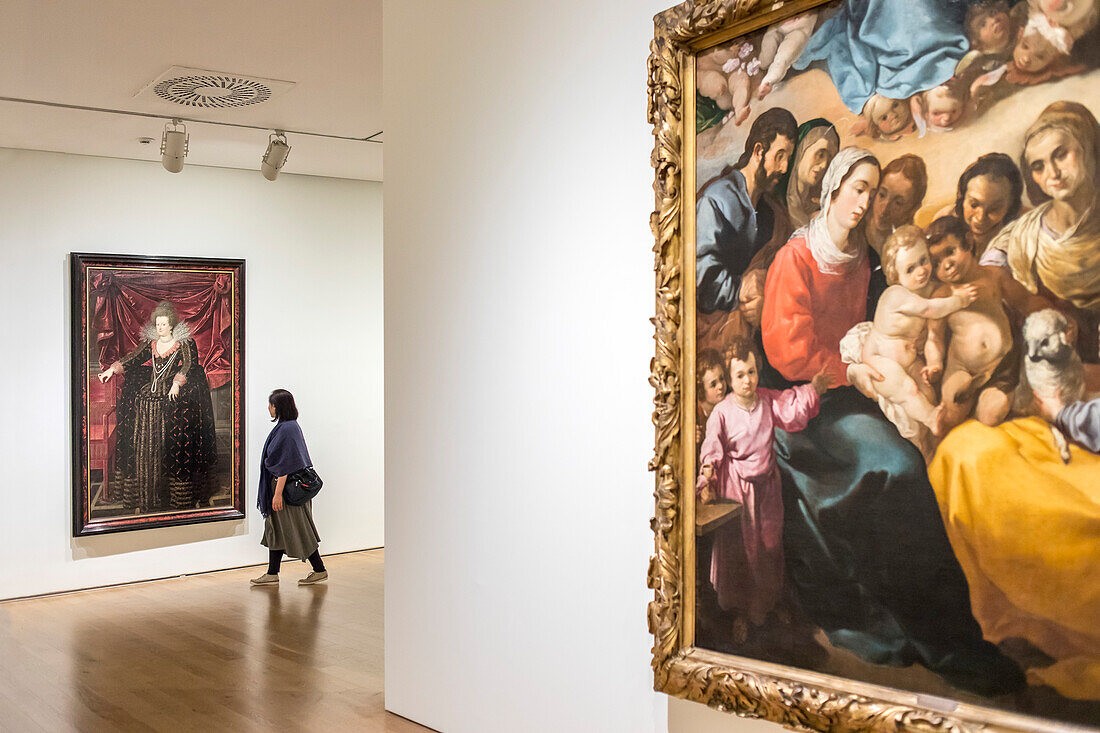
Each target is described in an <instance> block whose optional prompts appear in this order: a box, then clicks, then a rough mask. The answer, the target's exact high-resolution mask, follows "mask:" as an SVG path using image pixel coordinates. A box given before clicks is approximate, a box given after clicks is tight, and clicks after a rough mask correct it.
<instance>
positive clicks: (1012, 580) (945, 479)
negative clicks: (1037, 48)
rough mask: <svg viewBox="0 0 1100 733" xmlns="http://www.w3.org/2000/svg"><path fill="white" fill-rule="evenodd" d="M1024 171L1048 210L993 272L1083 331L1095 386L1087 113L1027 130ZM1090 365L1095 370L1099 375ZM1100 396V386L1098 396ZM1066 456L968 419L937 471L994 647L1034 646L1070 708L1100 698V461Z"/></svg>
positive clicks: (1049, 117) (1063, 108) (1047, 437)
mask: <svg viewBox="0 0 1100 733" xmlns="http://www.w3.org/2000/svg"><path fill="white" fill-rule="evenodd" d="M1021 162H1022V165H1021V168H1022V169H1023V171H1024V175H1025V179H1026V185H1027V190H1028V196H1029V198H1030V199H1031V200H1032V202H1033V203H1034V204H1035V205H1036V206H1035V208H1034V209H1032V210H1031V211H1028V212H1027V213H1025V214H1023V215H1022V216H1020V218H1019V219H1017V220H1016V221H1014V222H1012V223H1011V224H1009V225H1008V226H1006V227H1005V228H1004V229H1003V230H1002V231H1001V232H1000V234H999V235H998V236H996V237H995V238H994V239H993V241H992V242H991V243H990V248H989V250H988V251H987V258H986V260H985V261H986V262H991V264H993V265H995V266H996V265H999V266H1000V267H1001V268H1003V272H1004V273H1005V276H1004V278H1003V280H1005V281H1006V282H1011V283H1014V284H1015V286H1016V290H1017V293H1016V295H1015V296H1013V295H1012V294H1011V293H1010V292H1009V289H1008V288H1006V290H1005V292H1006V300H1007V301H1008V302H1009V305H1010V306H1012V307H1013V308H1015V309H1017V310H1023V311H1024V313H1022V314H1021V315H1026V313H1028V312H1034V311H1036V310H1040V309H1044V308H1049V307H1054V308H1056V309H1058V310H1060V311H1062V312H1063V313H1065V314H1066V315H1068V316H1070V318H1071V319H1072V320H1073V321H1074V322H1075V324H1076V330H1077V340H1076V347H1077V351H1078V354H1079V356H1080V357H1081V359H1082V360H1083V361H1084V362H1085V369H1086V370H1091V371H1092V372H1093V374H1095V369H1096V365H1095V362H1097V360H1098V358H1100V355H1098V353H1097V345H1096V338H1097V316H1098V314H1100V208H1098V206H1097V204H1098V203H1100V202H1098V201H1097V198H1098V187H1097V179H1096V176H1097V172H1098V171H1100V130H1098V129H1097V122H1096V119H1095V117H1093V115H1092V113H1091V112H1089V110H1088V109H1087V108H1085V107H1084V106H1083V105H1080V104H1077V103H1075V102H1055V103H1053V104H1051V105H1050V106H1048V107H1047V108H1046V109H1045V110H1044V111H1043V112H1042V113H1041V114H1040V115H1039V117H1038V119H1037V120H1036V121H1035V122H1034V123H1033V124H1032V125H1031V127H1030V128H1029V129H1028V130H1027V132H1026V134H1025V138H1024V152H1023V156H1022V161H1021ZM1090 362H1092V364H1090ZM1092 388H1093V389H1095V388H1096V385H1095V382H1094V383H1093V384H1092ZM1070 456H1071V459H1070V461H1069V462H1068V463H1064V462H1063V460H1062V459H1061V458H1060V456H1059V452H1058V450H1057V449H1056V447H1055V445H1054V443H1053V440H1052V437H1051V431H1050V426H1049V425H1048V424H1047V423H1046V422H1044V421H1043V420H1042V419H1040V418H1039V417H1024V418H1019V419H1015V420H1010V421H1009V422H1006V423H1003V424H1002V425H999V426H997V427H995V428H991V427H986V426H983V425H981V424H979V423H977V422H974V421H970V422H967V423H964V424H963V425H960V426H959V427H958V428H956V429H955V430H953V431H952V432H951V433H950V434H949V435H948V436H947V438H946V440H945V441H944V442H943V443H942V444H941V445H940V448H939V450H938V451H937V453H936V456H935V459H934V460H933V461H932V463H931V464H930V465H929V467H928V470H929V474H930V476H931V479H932V485H933V486H934V487H935V490H936V494H937V497H938V499H939V503H940V508H941V511H942V513H943V518H944V523H945V524H946V526H947V533H948V536H949V537H950V539H951V543H952V545H953V547H954V548H955V553H956V555H957V556H958V558H959V562H960V564H961V565H962V567H963V570H964V571H965V573H966V577H967V581H968V582H969V585H970V595H971V600H972V603H973V608H974V615H975V617H976V618H977V619H978V621H979V623H980V624H981V626H982V629H983V631H984V632H985V635H986V638H987V639H990V640H992V641H994V642H1001V641H1004V640H1006V639H1017V640H1020V639H1022V640H1024V641H1026V642H1027V643H1028V644H1029V645H1030V646H1031V647H1034V648H1037V649H1038V650H1039V651H1041V652H1042V653H1043V654H1042V655H1034V654H1033V655H1032V656H1038V657H1042V656H1044V655H1045V656H1046V657H1047V661H1048V662H1050V660H1053V663H1048V664H1045V665H1044V666H1035V667H1032V668H1030V669H1028V678H1029V681H1031V682H1032V683H1033V684H1043V685H1049V686H1050V687H1052V688H1054V689H1055V690H1057V691H1058V692H1059V693H1060V694H1062V695H1063V696H1065V697H1069V698H1078V699H1096V698H1097V690H1100V579H1098V577H1097V574H1096V558H1097V557H1100V480H1098V477H1100V457H1098V456H1096V455H1094V454H1091V453H1088V452H1087V451H1084V450H1082V449H1080V448H1078V447H1076V446H1074V447H1072V448H1071V449H1070Z"/></svg>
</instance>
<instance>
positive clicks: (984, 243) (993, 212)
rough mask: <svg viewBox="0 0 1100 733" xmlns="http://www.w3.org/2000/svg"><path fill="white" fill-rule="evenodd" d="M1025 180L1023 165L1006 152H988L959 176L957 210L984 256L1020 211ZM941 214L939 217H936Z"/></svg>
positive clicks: (975, 249)
mask: <svg viewBox="0 0 1100 733" xmlns="http://www.w3.org/2000/svg"><path fill="white" fill-rule="evenodd" d="M1023 192H1024V182H1023V179H1022V178H1020V169H1019V168H1017V167H1016V164H1015V163H1014V162H1012V158H1010V157H1008V156H1007V155H1005V154H1004V153H986V154H985V155H983V156H981V157H980V158H978V159H977V160H976V161H974V162H973V163H971V164H970V165H969V166H967V168H966V170H965V171H963V174H962V175H961V176H959V187H958V194H957V195H956V197H955V208H954V210H953V211H951V212H947V211H944V212H941V214H940V215H941V216H942V215H945V214H947V213H954V214H955V216H957V217H959V219H961V220H962V221H963V222H964V223H965V224H966V229H967V235H966V238H967V239H968V240H969V241H970V244H971V245H972V247H973V251H974V254H975V255H977V256H978V257H981V256H982V254H983V253H984V252H985V250H986V248H987V247H988V246H989V243H990V242H991V241H992V240H993V237H995V236H996V235H997V233H998V232H1000V231H1001V228H1002V227H1003V226H1005V225H1007V224H1010V223H1011V222H1013V221H1015V220H1016V217H1018V216H1019V215H1020V207H1021V205H1022V202H1021V200H1020V196H1021V195H1022V194H1023ZM936 218H939V217H936Z"/></svg>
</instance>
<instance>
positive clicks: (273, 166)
mask: <svg viewBox="0 0 1100 733" xmlns="http://www.w3.org/2000/svg"><path fill="white" fill-rule="evenodd" d="M288 155H290V146H289V145H287V142H286V133H285V132H282V131H280V130H276V131H275V132H273V133H271V135H270V136H269V137H268V142H267V150H266V151H265V152H264V158H263V161H262V162H261V163H260V172H262V173H263V174H264V178H266V179H267V180H269V181H274V180H275V178H276V176H278V175H279V171H280V170H282V167H283V164H284V163H286V157H287V156H288Z"/></svg>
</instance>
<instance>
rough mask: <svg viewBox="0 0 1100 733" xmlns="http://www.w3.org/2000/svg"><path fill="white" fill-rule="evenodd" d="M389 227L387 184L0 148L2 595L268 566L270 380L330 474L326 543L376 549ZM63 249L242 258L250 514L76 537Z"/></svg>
mask: <svg viewBox="0 0 1100 733" xmlns="http://www.w3.org/2000/svg"><path fill="white" fill-rule="evenodd" d="M381 237H382V186H381V184H380V183H370V182H362V181H349V180H336V179H328V178H315V177H309V176H292V175H283V176H280V177H279V179H278V180H277V181H276V182H274V183H272V182H269V181H266V180H264V179H263V178H262V177H261V176H260V174H259V173H258V172H257V171H240V170H229V169H222V168H202V167H197V166H188V167H186V168H185V169H184V171H183V172H182V173H180V174H178V175H172V174H169V173H167V172H166V171H164V170H163V169H162V168H161V166H160V164H159V162H157V163H148V162H140V161H132V160H115V159H106V158H94V157H85V156H75V155H65V154H58V153H42V152H32V151H24V150H10V149H0V265H2V272H3V275H4V281H5V286H4V288H3V289H0V313H3V324H4V328H3V333H4V341H5V344H6V350H7V358H5V359H4V360H3V364H2V366H0V397H2V398H0V412H2V417H0V452H2V454H0V455H2V458H0V465H3V466H4V473H5V478H4V480H3V481H0V503H2V505H3V506H4V511H3V512H0V537H2V538H3V543H4V546H5V548H6V553H5V561H4V562H3V563H0V598H11V597H17V596H24V595H30V594H37V593H45V592H50V591H57V590H65V589H72V588H84V587H89V586H97V585H103V584H110V583H120V582H126V581H133V580H142V579H148V578H160V577H166V576H174V575H179V574H185V573H194V572H201V571H206V570H213V569H218V568H226V567H234V566H241V565H247V564H253V563H260V562H265V561H266V557H267V551H266V549H265V548H263V547H261V546H260V544H259V540H260V537H261V536H262V534H263V518H262V517H261V516H260V514H259V512H258V511H257V510H256V507H255V501H256V486H255V484H256V482H257V480H258V479H257V466H258V463H259V458H260V451H261V449H262V447H263V441H264V438H265V437H266V435H267V432H268V431H269V430H270V428H271V425H270V423H269V422H268V419H269V418H268V415H267V395H268V394H269V392H270V391H271V390H272V389H273V388H275V387H286V388H288V389H290V390H291V391H292V392H294V394H295V396H296V397H297V400H298V405H299V409H300V411H301V417H300V423H301V425H302V429H303V431H304V432H305V435H306V440H307V442H308V444H309V448H310V453H311V457H312V458H313V460H314V463H315V465H316V466H317V467H318V470H319V471H320V472H321V475H322V476H323V477H324V479H325V488H324V490H323V491H322V494H321V495H320V496H318V498H317V499H316V500H315V502H314V514H315V517H316V520H317V525H318V528H319V530H320V533H321V538H322V541H321V552H322V553H332V552H340V551H346V550H355V549H362V548H367V547H378V546H381V545H382V544H383V485H382V482H383V470H382V459H383V450H382V442H383V441H382V427H383V426H382V396H383V393H382V384H383V375H382V293H381V288H382V243H381ZM69 252H102V253H126V254H156V255H169V256H197V257H234V258H243V259H244V260H245V261H246V264H245V285H246V290H245V339H246V350H245V364H246V371H245V378H246V381H245V388H246V392H245V395H246V396H245V428H246V443H245V448H246V454H245V469H246V472H245V476H244V488H245V491H246V514H247V516H246V519H244V520H241V521H228V522H215V523H209V524H202V525H194V526H185V527H171V528H164V529H157V530H139V531H134V532H123V533H117V534H111V535H104V536H99V537H85V538H79V539H74V538H72V536H71V525H72V520H71V509H70V508H71V502H72V488H71V487H72V471H71V461H72V458H71V456H72V454H71V442H70V428H71V424H72V423H71V417H70V407H69V392H70V387H69V343H70V342H69V339H70V336H69V325H70V316H69V263H68V253H69ZM288 569H289V570H290V571H291V572H292V573H293V572H294V570H295V568H293V567H289V568H288Z"/></svg>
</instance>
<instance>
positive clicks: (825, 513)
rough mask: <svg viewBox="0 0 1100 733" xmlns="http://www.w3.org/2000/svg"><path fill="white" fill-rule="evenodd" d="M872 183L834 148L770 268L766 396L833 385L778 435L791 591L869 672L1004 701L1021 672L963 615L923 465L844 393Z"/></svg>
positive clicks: (854, 157) (856, 160)
mask: <svg viewBox="0 0 1100 733" xmlns="http://www.w3.org/2000/svg"><path fill="white" fill-rule="evenodd" d="M879 173H880V171H879V163H878V160H876V159H875V157H874V156H873V155H872V154H871V153H870V152H869V151H867V150H863V149H861V148H854V147H849V148H844V149H843V150H840V151H839V152H838V153H837V154H836V156H835V157H834V158H833V160H832V162H831V163H830V164H829V167H828V169H827V170H826V172H825V175H824V177H823V179H822V184H821V205H822V208H821V211H820V212H819V213H818V214H816V215H815V216H814V217H813V219H811V221H810V223H809V224H807V225H806V226H804V227H802V228H801V229H799V230H798V231H796V232H795V233H794V234H793V235H792V236H791V238H790V240H789V241H788V242H787V244H786V245H785V246H784V247H783V248H782V249H781V250H780V251H779V252H778V253H777V254H776V256H775V260H774V261H773V262H772V265H771V267H770V269H769V270H768V277H767V282H766V285H765V288H764V308H763V316H762V320H761V334H762V336H763V343H764V351H765V361H766V362H767V363H768V364H767V366H766V367H765V370H764V373H763V374H762V375H761V384H762V386H766V387H769V388H780V389H781V388H785V387H788V386H790V385H791V384H793V383H799V382H803V381H805V380H808V379H810V378H811V377H812V376H813V375H814V374H815V373H816V372H817V371H818V370H820V369H822V368H823V367H824V368H827V369H829V370H830V371H831V372H832V374H833V376H834V377H835V379H836V384H837V386H836V387H835V388H833V389H830V390H828V391H827V392H826V393H825V394H824V395H823V396H822V398H821V410H820V412H819V414H818V416H817V417H816V418H814V419H813V420H811V421H810V423H809V424H808V425H807V427H806V429H804V430H802V431H801V432H796V433H787V432H784V431H779V430H777V431H776V444H777V448H776V457H777V461H778V463H779V466H780V472H781V473H782V475H783V506H784V519H783V547H784V554H785V555H786V558H787V571H788V576H787V582H788V583H789V584H790V586H791V588H792V591H793V594H794V595H795V597H796V598H797V601H798V604H799V606H800V607H801V609H802V610H803V611H804V612H805V613H806V615H807V616H808V617H809V618H810V619H811V620H812V621H813V622H814V623H815V624H817V625H818V626H820V627H821V628H822V629H823V630H824V632H825V634H826V635H827V636H828V638H829V641H830V642H831V643H832V644H834V645H836V646H839V647H843V648H845V649H848V650H849V651H851V652H854V653H855V654H857V655H859V656H861V657H862V658H863V659H865V660H867V661H870V662H873V663H876V664H888V665H895V666H905V665H909V664H912V663H913V662H919V663H921V664H923V665H925V666H926V667H927V668H929V669H931V670H932V671H934V672H936V673H937V674H939V675H941V676H942V677H944V678H945V679H946V680H948V681H949V682H950V683H952V684H954V685H957V686H958V687H960V688H964V689H966V690H969V691H971V692H976V693H979V694H986V695H989V694H1000V693H1005V692H1009V691H1011V690H1014V689H1017V688H1019V687H1020V686H1022V684H1023V682H1024V679H1023V675H1022V674H1021V673H1020V670H1019V668H1018V667H1016V665H1015V664H1014V663H1013V662H1012V661H1010V660H1009V659H1008V658H1006V657H1005V656H1004V655H1003V654H1001V653H1000V652H999V651H998V650H997V648H996V647H995V646H993V645H992V644H989V643H988V642H986V641H984V640H983V639H982V635H981V630H980V629H979V628H978V625H977V624H976V623H975V621H974V618H973V616H972V615H971V613H970V601H969V596H968V591H967V586H966V580H965V578H964V576H963V574H962V570H961V568H960V567H959V565H958V563H957V562H956V560H955V557H954V555H953V554H952V551H951V546H950V545H949V544H948V542H947V537H946V536H945V535H944V532H943V521H942V519H941V518H940V512H939V508H938V507H937V505H936V501H935V495H934V494H933V492H932V488H931V486H929V483H928V473H927V471H926V469H925V462H924V458H923V456H922V455H921V453H920V451H919V450H917V448H916V447H915V446H913V445H912V444H911V443H909V442H908V441H907V440H905V439H904V438H902V437H901V435H900V434H899V433H898V431H897V430H896V429H895V428H894V426H893V425H892V424H891V423H890V422H889V421H888V420H887V419H886V418H885V417H884V416H883V414H882V412H881V411H880V410H879V408H878V405H877V404H876V403H875V402H873V401H871V400H869V399H867V398H866V397H864V396H863V395H862V394H860V392H859V391H857V390H856V389H854V388H853V387H852V386H850V385H849V384H848V380H847V378H846V374H845V372H846V366H845V364H844V363H843V361H842V360H841V357H840V340H841V338H842V337H843V336H844V335H845V333H847V331H848V330H849V329H850V328H851V327H852V326H854V325H856V324H857V323H859V322H860V321H863V320H865V318H866V302H867V284H868V281H869V279H870V273H871V269H870V264H869V261H868V256H867V248H868V246H867V242H866V239H865V237H864V236H863V233H862V228H861V227H860V226H859V224H860V222H861V221H862V219H863V218H864V216H865V215H866V214H867V212H868V211H869V209H870V206H871V201H872V200H873V198H874V195H875V190H876V188H877V187H878V183H879ZM900 579H904V580H900Z"/></svg>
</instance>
